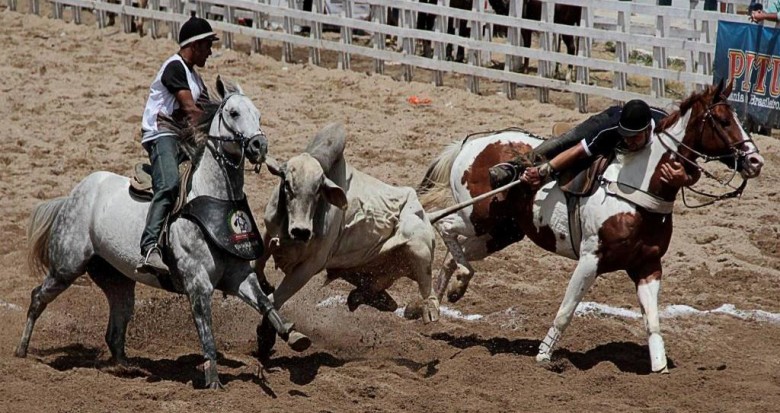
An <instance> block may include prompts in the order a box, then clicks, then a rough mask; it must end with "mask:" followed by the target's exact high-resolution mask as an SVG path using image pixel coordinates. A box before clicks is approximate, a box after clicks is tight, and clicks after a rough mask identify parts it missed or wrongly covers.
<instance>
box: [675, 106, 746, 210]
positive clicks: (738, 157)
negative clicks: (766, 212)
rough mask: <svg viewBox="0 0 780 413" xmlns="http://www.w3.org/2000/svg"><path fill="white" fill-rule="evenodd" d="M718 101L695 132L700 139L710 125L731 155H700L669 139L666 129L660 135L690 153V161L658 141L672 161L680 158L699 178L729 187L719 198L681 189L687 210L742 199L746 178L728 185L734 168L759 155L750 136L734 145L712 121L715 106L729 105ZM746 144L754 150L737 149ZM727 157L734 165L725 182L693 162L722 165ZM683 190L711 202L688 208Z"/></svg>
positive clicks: (714, 121) (684, 188)
mask: <svg viewBox="0 0 780 413" xmlns="http://www.w3.org/2000/svg"><path fill="white" fill-rule="evenodd" d="M721 99H723V100H722V101H720V102H715V103H713V104H711V105H709V106H708V107H707V111H706V112H705V113H704V116H702V120H701V124H700V127H699V131H698V133H699V136H702V135H703V134H704V127H705V126H706V125H708V124H709V126H710V127H711V128H712V130H713V132H714V133H715V136H716V137H717V138H718V139H720V141H721V142H722V143H723V144H725V146H726V147H727V148H728V149H729V150H730V152H731V153H727V154H723V155H715V156H712V155H707V154H705V153H702V152H700V151H698V150H696V149H695V148H692V147H691V146H689V145H686V144H685V143H683V142H682V141H680V140H678V139H677V138H675V137H674V136H672V135H671V134H670V133H669V132H667V131H666V130H664V131H662V132H661V133H662V134H664V135H665V136H666V137H668V138H669V139H671V140H672V141H674V142H675V143H676V144H677V147H678V148H680V147H682V148H685V149H686V150H687V151H688V152H690V153H692V154H693V155H694V156H693V157H692V158H689V157H686V156H683V155H682V154H680V152H679V151H678V150H676V149H674V148H672V147H670V146H669V145H668V144H667V143H666V142H664V140H663V139H660V141H661V144H662V145H663V146H664V148H666V150H668V151H669V152H671V153H672V160H675V159H680V160H682V161H683V162H685V163H686V164H688V165H689V166H691V167H693V168H695V169H697V170H698V171H699V172H700V173H701V174H702V175H704V176H706V177H707V178H710V179H712V180H714V181H716V182H717V183H719V184H720V185H721V186H724V187H728V188H731V189H732V190H731V191H729V192H726V193H724V194H719V195H718V194H711V193H707V192H704V191H699V190H696V189H693V188H691V187H683V188H682V199H683V204H684V205H685V206H686V207H688V208H700V207H704V206H707V205H711V204H714V203H715V202H718V201H722V200H724V199H729V198H738V197H740V196H742V192H743V191H744V190H745V188H746V187H747V179H743V180H742V183H741V184H740V185H739V186H738V187H735V186H733V185H731V182H732V181H733V180H734V178H735V177H736V175H737V169H738V167H739V163H740V162H742V161H743V160H744V159H745V157H747V156H748V155H750V154H753V153H758V147H757V146H756V145H755V143H754V142H753V139H752V138H751V137H750V135H748V138H747V139H743V140H741V141H739V142H736V143H733V144H732V143H731V142H730V141H729V139H728V136H729V135H728V133H726V131H725V130H724V129H723V126H721V125H720V123H719V122H718V121H717V119H715V116H714V115H713V114H712V111H713V109H714V108H715V107H716V106H719V105H726V106H728V103H727V102H726V100H725V99H724V98H723V97H722V96H721ZM729 112H731V111H730V110H729ZM735 120H736V118H735ZM743 130H744V129H743ZM746 143H751V144H753V145H752V147H753V148H755V149H752V150H750V151H745V150H742V149H740V148H742V147H743V146H744V145H745V144H746ZM729 158H730V159H734V165H733V166H732V165H729V166H730V169H731V170H732V173H731V176H730V177H729V178H728V179H726V180H723V179H720V178H718V177H717V176H715V175H713V174H712V173H710V172H709V171H707V170H706V169H704V168H703V167H702V166H701V165H699V163H698V162H696V159H702V160H703V163H707V162H712V161H721V162H723V163H724V164H725V163H726V162H725V161H724V160H725V159H729ZM686 189H688V190H689V191H691V192H693V193H695V194H697V195H701V196H704V197H707V198H710V200H709V201H707V202H704V203H701V204H696V205H691V204H689V203H688V201H687V199H686V198H685V190H686Z"/></svg>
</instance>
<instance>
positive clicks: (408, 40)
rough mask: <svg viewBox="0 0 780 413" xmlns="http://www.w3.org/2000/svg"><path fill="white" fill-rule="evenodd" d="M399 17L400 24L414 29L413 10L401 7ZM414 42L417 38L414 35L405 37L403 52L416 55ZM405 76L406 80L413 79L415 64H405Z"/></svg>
mask: <svg viewBox="0 0 780 413" xmlns="http://www.w3.org/2000/svg"><path fill="white" fill-rule="evenodd" d="M398 19H399V20H400V21H399V26H401V27H405V28H407V29H414V27H415V24H414V21H413V20H414V19H412V11H411V10H408V9H401V10H399V11H398ZM414 42H415V38H413V37H404V38H403V42H402V43H401V50H403V53H404V54H405V55H407V56H414ZM402 72H403V77H404V80H405V81H407V82H411V81H412V77H413V76H414V66H412V65H410V64H404V65H403V68H402Z"/></svg>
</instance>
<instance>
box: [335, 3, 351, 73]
mask: <svg viewBox="0 0 780 413" xmlns="http://www.w3.org/2000/svg"><path fill="white" fill-rule="evenodd" d="M344 17H346V18H347V19H352V0H344ZM341 44H343V45H351V44H352V27H351V26H348V25H344V26H341ZM351 58H352V56H351V55H350V53H349V52H342V53H339V64H338V67H339V69H342V70H349V69H351V68H352V62H351Z"/></svg>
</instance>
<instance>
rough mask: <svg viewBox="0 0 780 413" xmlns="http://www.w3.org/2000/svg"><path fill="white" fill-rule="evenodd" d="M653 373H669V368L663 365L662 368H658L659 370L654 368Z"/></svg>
mask: <svg viewBox="0 0 780 413" xmlns="http://www.w3.org/2000/svg"><path fill="white" fill-rule="evenodd" d="M653 373H657V374H669V368H668V367H667V366H664V368H662V369H660V370H655V371H653Z"/></svg>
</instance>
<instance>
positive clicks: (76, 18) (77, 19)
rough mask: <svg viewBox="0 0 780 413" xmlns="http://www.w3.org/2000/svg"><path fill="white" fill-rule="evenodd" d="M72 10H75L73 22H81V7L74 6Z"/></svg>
mask: <svg viewBox="0 0 780 413" xmlns="http://www.w3.org/2000/svg"><path fill="white" fill-rule="evenodd" d="M71 10H72V11H73V23H76V24H81V7H79V6H73V7H71Z"/></svg>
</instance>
